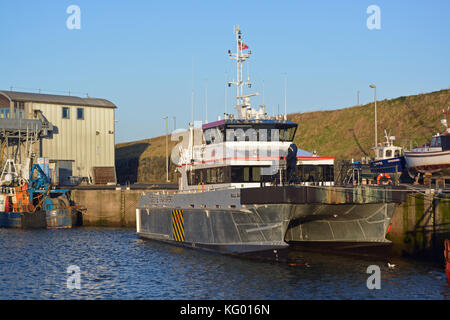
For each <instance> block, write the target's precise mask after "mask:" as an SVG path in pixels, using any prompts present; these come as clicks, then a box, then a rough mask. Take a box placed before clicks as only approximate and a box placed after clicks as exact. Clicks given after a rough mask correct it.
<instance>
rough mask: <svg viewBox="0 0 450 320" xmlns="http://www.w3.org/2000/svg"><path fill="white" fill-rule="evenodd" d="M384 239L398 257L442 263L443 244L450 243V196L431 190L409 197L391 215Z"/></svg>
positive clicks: (409, 194)
mask: <svg viewBox="0 0 450 320" xmlns="http://www.w3.org/2000/svg"><path fill="white" fill-rule="evenodd" d="M387 239H389V240H391V241H392V242H393V244H394V245H393V247H392V250H393V252H394V253H395V254H397V255H402V256H410V257H413V258H419V259H424V260H428V261H435V262H441V261H443V252H444V240H445V239H450V194H446V193H442V192H435V191H434V190H432V189H424V190H423V192H414V193H413V192H410V193H408V196H407V201H405V202H403V203H402V204H401V205H400V206H399V207H398V208H397V209H396V211H395V212H394V215H393V218H392V225H391V229H390V232H389V234H388V235H387Z"/></svg>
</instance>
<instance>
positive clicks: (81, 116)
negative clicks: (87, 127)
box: [77, 108, 84, 120]
mask: <svg viewBox="0 0 450 320" xmlns="http://www.w3.org/2000/svg"><path fill="white" fill-rule="evenodd" d="M77 119H78V120H84V109H83V108H77Z"/></svg>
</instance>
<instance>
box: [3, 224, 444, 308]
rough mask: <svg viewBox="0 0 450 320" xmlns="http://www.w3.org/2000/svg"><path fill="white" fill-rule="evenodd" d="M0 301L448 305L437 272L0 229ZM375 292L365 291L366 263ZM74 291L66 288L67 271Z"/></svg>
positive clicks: (106, 232) (131, 236) (123, 237)
mask: <svg viewBox="0 0 450 320" xmlns="http://www.w3.org/2000/svg"><path fill="white" fill-rule="evenodd" d="M0 250H1V255H0V267H1V271H2V272H1V274H0V299H449V297H450V289H449V285H447V284H446V279H445V274H444V272H443V269H439V268H436V267H434V266H430V265H428V264H424V263H420V262H416V261H410V260H406V259H396V260H395V261H390V262H391V263H394V264H396V267H395V268H393V269H391V268H389V267H388V266H387V261H386V260H383V259H371V258H367V257H366V258H358V257H347V256H337V255H331V254H324V253H312V252H294V253H292V254H291V255H290V261H289V263H285V264H282V263H268V262H260V261H253V260H245V259H238V258H235V257H229V256H223V255H219V254H214V253H209V252H202V251H197V250H192V249H185V248H179V247H174V246H171V245H167V244H163V243H158V242H153V241H147V240H142V239H139V238H138V237H137V236H136V234H135V232H134V230H123V229H98V228H79V229H71V230H31V231H23V230H8V229H0ZM372 264H374V265H378V266H379V267H380V270H381V290H368V289H367V286H366V281H367V278H368V276H369V275H368V274H367V273H366V270H367V267H368V266H369V265H372ZM70 265H77V266H79V267H80V270H81V275H80V277H81V289H80V290H76V289H74V290H70V289H68V288H67V278H68V276H69V274H67V272H66V271H67V267H68V266H70Z"/></svg>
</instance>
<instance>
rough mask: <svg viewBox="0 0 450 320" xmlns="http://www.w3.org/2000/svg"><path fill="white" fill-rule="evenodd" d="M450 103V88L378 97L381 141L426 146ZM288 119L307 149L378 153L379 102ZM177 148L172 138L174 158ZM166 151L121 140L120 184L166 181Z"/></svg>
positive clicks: (339, 154) (155, 143)
mask: <svg viewBox="0 0 450 320" xmlns="http://www.w3.org/2000/svg"><path fill="white" fill-rule="evenodd" d="M449 106H450V89H445V90H441V91H436V92H431V93H426V94H418V95H413V96H407V97H398V98H395V99H389V100H382V101H377V118H378V142H383V141H384V129H387V131H388V133H389V132H390V135H393V136H396V142H395V144H396V145H400V146H403V147H406V148H409V147H410V146H411V145H412V146H416V145H422V144H423V143H425V142H426V141H428V140H429V139H430V137H431V135H433V134H436V133H437V132H440V131H442V130H443V127H442V125H441V123H440V119H441V118H442V110H443V109H446V108H447V107H449ZM288 119H289V120H292V121H294V122H296V123H298V125H299V127H298V130H297V133H296V135H295V139H294V142H295V143H296V144H297V146H298V147H299V148H301V149H305V150H308V151H313V150H317V152H318V154H320V155H324V156H325V155H326V156H334V157H336V159H351V158H354V159H360V158H361V157H363V156H373V153H372V150H371V148H372V147H373V144H374V104H373V102H372V103H369V104H366V105H362V106H354V107H350V108H345V109H339V110H331V111H316V112H307V113H295V114H290V115H288ZM174 146H175V142H171V141H170V137H169V157H170V151H171V150H172V148H173V147H174ZM165 152H166V140H165V136H161V137H155V138H151V139H145V140H140V141H134V142H128V143H121V144H117V145H116V168H117V177H118V180H119V182H122V183H123V182H126V181H130V182H140V183H145V182H163V181H165V179H166V170H165ZM174 169H175V168H174V166H173V164H170V170H169V173H170V178H171V181H175V180H174V178H175V174H174Z"/></svg>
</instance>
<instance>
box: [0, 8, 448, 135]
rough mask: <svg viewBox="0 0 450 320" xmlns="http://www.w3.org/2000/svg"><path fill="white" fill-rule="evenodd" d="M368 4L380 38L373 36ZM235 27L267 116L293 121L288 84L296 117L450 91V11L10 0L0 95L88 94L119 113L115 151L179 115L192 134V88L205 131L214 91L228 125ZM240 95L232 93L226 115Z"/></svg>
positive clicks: (3, 29) (0, 27) (160, 130)
mask: <svg viewBox="0 0 450 320" xmlns="http://www.w3.org/2000/svg"><path fill="white" fill-rule="evenodd" d="M70 5H77V6H79V7H80V9H81V29H79V30H69V29H68V28H67V27H66V20H67V19H68V18H69V16H70V14H68V13H66V9H67V8H68V7H69V6H70ZM370 5H377V6H378V7H379V8H380V10H381V11H380V13H381V29H379V30H369V29H368V28H367V25H366V21H367V19H368V18H369V16H370V14H368V13H366V10H367V8H368V7H369V6H370ZM236 24H239V25H240V27H241V30H242V31H243V37H244V42H245V43H246V44H248V46H249V47H250V49H251V51H252V57H251V58H250V60H249V66H250V76H251V79H252V81H253V83H254V87H253V88H252V90H251V91H259V92H260V93H261V92H262V84H263V83H264V102H265V104H266V105H267V109H266V110H267V111H268V112H269V113H271V112H272V110H275V111H276V110H277V109H278V105H279V106H280V110H281V111H282V110H284V74H286V75H287V110H288V113H294V112H309V111H314V110H330V109H336V108H344V107H349V106H353V105H355V104H356V99H357V98H356V97H357V91H358V90H359V91H360V102H361V103H367V102H370V101H372V100H373V89H370V88H369V84H371V83H375V84H376V85H377V95H378V98H379V99H389V98H394V97H398V96H405V95H411V94H417V93H424V92H430V91H436V90H440V89H444V88H449V87H450V1H448V0H442V1H438V0H436V1H401V0H396V1H393V0H390V1H379V0H371V1H364V0H361V1H345V0H342V1H331V0H330V1H262V0H259V1H250V0H248V1H231V0H229V1H190V0H185V1H132V0H129V1H100V0H97V1H95V0H89V1H87V0H71V1H62V0H59V1H56V0H54V1H45V0H41V1H22V0H15V1H10V0H3V1H1V2H0V39H1V44H0V88H1V89H9V88H10V86H13V87H15V90H18V91H32V90H24V89H19V88H29V89H34V90H36V89H37V88H41V89H43V90H44V89H46V90H53V91H66V92H67V91H68V90H69V89H70V90H71V92H72V94H74V95H79V96H83V95H85V93H89V96H91V97H100V98H105V99H108V100H110V101H112V102H113V103H115V104H116V105H117V106H118V109H117V111H116V118H117V120H118V123H117V127H116V141H117V142H125V141H132V140H138V139H145V138H149V137H153V136H157V135H161V134H164V133H165V125H164V121H163V119H162V117H164V116H169V117H170V122H169V124H170V130H172V129H173V120H172V117H173V116H176V119H177V120H176V121H177V127H180V128H183V127H187V123H188V122H189V121H190V118H191V92H192V88H193V89H194V101H195V111H194V117H195V119H196V120H204V119H205V91H206V88H207V91H208V116H209V121H212V120H215V119H217V116H218V115H223V112H224V111H225V99H226V98H225V91H226V88H225V82H226V79H227V78H228V80H232V78H233V77H235V74H234V70H235V67H234V64H233V62H232V61H231V60H230V59H229V57H228V55H227V50H228V49H233V48H234V47H235V44H234V34H233V26H234V25H236ZM192 75H193V77H192ZM192 79H194V82H193V81H192ZM43 92H44V91H43ZM248 92H249V91H248ZM47 93H57V92H52V91H47ZM234 96H235V88H234V87H233V88H231V89H229V90H228V112H231V111H232V102H233V101H234V100H233V99H234ZM252 102H253V104H256V105H258V104H261V103H262V95H260V96H259V97H256V98H254V99H253V100H252ZM300 130H301V129H300Z"/></svg>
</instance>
